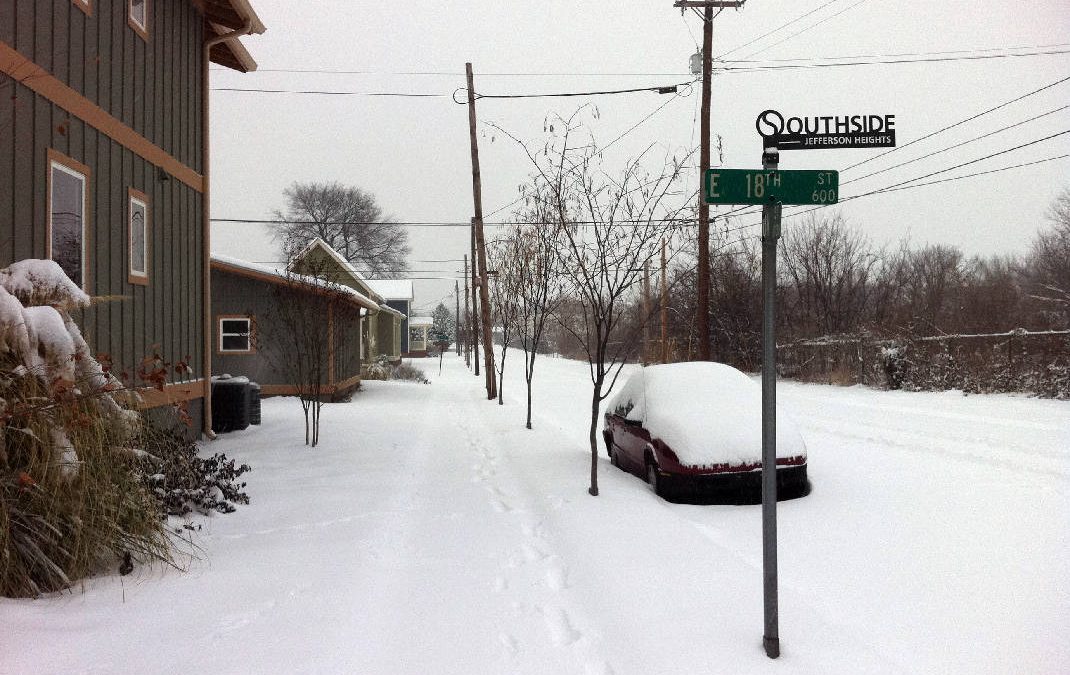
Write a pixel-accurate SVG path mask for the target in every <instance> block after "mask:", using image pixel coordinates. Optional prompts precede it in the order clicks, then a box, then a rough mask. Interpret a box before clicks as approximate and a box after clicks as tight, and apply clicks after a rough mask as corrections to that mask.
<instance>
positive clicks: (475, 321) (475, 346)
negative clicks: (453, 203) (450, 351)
mask: <svg viewBox="0 0 1070 675" xmlns="http://www.w3.org/2000/svg"><path fill="white" fill-rule="evenodd" d="M471 230H472V360H473V361H474V362H475V373H476V377H479V298H478V297H477V296H476V293H478V292H479V291H477V290H476V284H477V280H476V277H477V276H478V272H477V271H476V225H475V218H473V219H472V227H471Z"/></svg>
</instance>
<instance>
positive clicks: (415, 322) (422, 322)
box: [409, 316, 435, 328]
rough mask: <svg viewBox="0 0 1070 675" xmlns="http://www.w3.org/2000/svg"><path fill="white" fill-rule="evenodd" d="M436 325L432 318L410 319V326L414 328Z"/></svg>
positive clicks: (419, 317) (418, 317)
mask: <svg viewBox="0 0 1070 675" xmlns="http://www.w3.org/2000/svg"><path fill="white" fill-rule="evenodd" d="M434 324H435V320H434V318H432V317H430V316H413V317H409V325H410V326H413V327H417V328H418V327H420V326H433V325H434Z"/></svg>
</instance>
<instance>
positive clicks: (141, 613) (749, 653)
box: [0, 355, 1070, 675]
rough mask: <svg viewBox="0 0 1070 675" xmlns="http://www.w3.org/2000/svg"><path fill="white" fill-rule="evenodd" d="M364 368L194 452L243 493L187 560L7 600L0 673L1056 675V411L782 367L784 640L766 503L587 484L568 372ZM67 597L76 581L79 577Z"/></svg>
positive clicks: (1059, 437)
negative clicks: (313, 408)
mask: <svg viewBox="0 0 1070 675" xmlns="http://www.w3.org/2000/svg"><path fill="white" fill-rule="evenodd" d="M510 359H511V361H510V366H511V367H512V370H507V377H506V383H505V387H506V405H505V406H501V407H499V406H498V405H496V404H495V403H493V402H488V401H486V400H484V399H483V396H482V391H481V389H480V386H481V384H482V378H476V377H474V376H473V375H472V374H471V373H469V372H468V371H467V370H466V369H465V368H464V366H463V362H462V361H461V360H459V359H457V358H455V357H450V356H448V357H447V358H446V360H445V372H444V373H443V375H441V376H438V375H437V363H434V362H433V361H431V360H428V361H417V362H416V363H417V365H420V366H422V367H424V368H425V369H426V370H427V371H428V374H429V375H430V376H431V377H432V379H433V383H432V384H430V385H417V384H407V383H393V382H389V383H384V382H368V383H365V387H364V390H363V391H362V392H360V393H359V394H357V395H356V396H355V397H354V400H353V401H352V402H351V403H346V404H336V405H330V406H327V407H326V408H325V409H324V416H323V425H324V426H323V436H322V438H323V441H322V444H321V446H320V447H318V448H315V449H310V448H305V447H303V445H301V441H302V439H303V433H302V428H301V424H302V422H301V411H300V407H299V406H298V404H297V403H296V402H295V401H293V400H285V399H281V400H280V399H271V400H267V401H265V407H264V425H263V427H260V428H253V429H249V430H247V431H243V432H238V433H234V434H227V435H225V436H223V437H222V438H221V439H220V440H219V441H216V442H215V443H212V444H210V445H209V446H208V447H209V449H212V450H222V451H224V452H227V453H228V454H230V455H232V456H234V457H236V458H237V459H238V460H239V461H245V462H248V463H250V464H251V465H253V467H254V471H253V472H252V473H250V474H248V482H249V492H250V494H251V496H252V500H253V503H252V504H251V505H249V506H247V507H240V508H239V510H238V511H237V513H234V514H231V515H228V516H220V517H214V518H209V519H206V520H205V528H206V529H205V531H204V532H202V533H201V535H202V536H201V537H200V538H199V539H198V540H197V541H198V543H199V544H200V546H201V547H202V551H203V555H202V557H201V558H200V559H198V560H192V561H189V571H188V572H187V573H185V574H182V573H177V572H174V571H169V570H161V569H151V570H150V569H145V568H138V569H137V570H136V571H135V573H134V574H133V575H131V576H129V577H125V578H120V577H117V576H107V577H102V578H98V579H94V580H91V581H89V582H87V583H86V584H85V585H84V589H83V588H79V589H76V590H75V591H74V592H73V593H72V594H69V595H64V596H61V597H58V598H51V599H45V600H37V601H0V625H2V626H3V627H4V628H3V631H2V632H0V672H44V673H61V672H62V673H68V672H91V673H135V672H137V673H141V672H154V673H155V672H175V673H178V672H193V671H195V670H209V671H212V672H221V673H247V672H271V673H276V672H278V673H281V672H285V673H294V672H297V673H303V672H316V673H321V672H331V673H335V672H339V673H341V672H354V673H472V672H479V673H510V674H511V673H520V674H525V673H553V674H558V673H562V674H569V673H583V674H587V673H595V674H601V673H618V674H622V675H623V674H626V673H655V672H657V673H662V672H664V673H676V672H714V673H717V672H723V673H739V672H784V671H785V670H787V671H790V672H808V673H825V672H839V673H863V672H886V673H901V672H993V673H1001V672H1012V671H1017V672H1031V673H1043V672H1058V669H1059V668H1060V667H1061V666H1062V665H1065V663H1067V662H1070V648H1068V647H1067V645H1066V644H1065V643H1064V642H1060V641H1057V640H1053V639H1051V637H1052V632H1051V631H1052V629H1053V627H1059V626H1065V625H1067V624H1068V623H1070V596H1068V591H1067V589H1066V586H1065V583H1064V582H1063V581H1062V580H1064V579H1066V578H1070V566H1068V562H1067V560H1068V559H1070V532H1068V529H1070V528H1067V527H1066V523H1067V522H1070V508H1068V505H1070V499H1068V494H1070V478H1068V466H1067V459H1068V458H1067V452H1068V448H1070V404H1067V403H1065V402H1053V401H1037V400H1031V399H1026V398H1023V397H1011V396H977V397H973V396H971V397H968V398H967V397H962V396H961V395H955V394H899V393H888V392H876V391H871V390H867V389H863V388H851V389H840V388H834V387H822V386H814V385H800V384H793V383H781V385H780V396H781V400H783V401H784V402H785V403H786V404H787V405H788V406H789V407H790V408H791V409H792V410H794V411H795V413H796V417H797V418H798V421H799V424H800V426H801V428H802V431H803V434H804V436H805V438H806V440H807V442H808V444H809V448H810V470H811V476H812V478H813V480H814V484H815V490H814V493H813V494H812V495H811V496H809V497H807V498H805V499H801V500H794V501H791V502H786V503H782V504H781V505H780V508H779V515H780V523H781V530H780V532H781V539H780V556H781V591H782V593H781V637H782V648H783V656H782V658H781V660H780V661H779V662H771V661H769V660H767V659H766V658H765V657H764V654H763V652H762V650H761V626H762V610H761V547H760V511H759V509H758V507H716V506H713V507H710V506H704V507H698V506H687V505H673V504H668V503H666V502H664V501H662V500H660V499H658V498H657V497H655V496H654V495H653V494H652V493H651V492H650V491H649V489H648V488H647V487H646V486H645V485H644V484H643V483H642V482H641V481H639V480H638V479H636V478H633V477H631V476H629V475H626V474H624V473H622V472H620V471H617V470H616V469H613V468H612V467H610V465H609V463H608V461H607V460H606V459H605V456H604V451H603V450H602V449H601V448H600V455H601V457H600V466H601V469H600V471H601V488H602V496H600V497H598V498H592V497H590V496H588V495H587V493H586V487H587V474H588V470H589V460H590V458H589V454H588V453H587V449H586V437H587V431H586V426H585V425H586V423H587V415H588V414H589V413H588V410H589V408H588V400H587V394H588V392H589V383H588V382H587V380H586V379H585V378H586V376H587V374H586V367H585V366H584V365H583V364H578V363H575V362H567V361H562V360H558V359H549V358H544V359H541V361H540V365H539V367H538V375H537V379H536V387H535V393H536V402H535V406H536V411H537V415H536V418H535V429H534V430H531V431H529V430H526V429H524V428H523V405H522V393H523V386H522V385H523V380H522V376H521V370H520V368H519V367H517V366H518V365H519V364H520V360H519V359H518V358H517V355H510ZM83 590H84V592H83Z"/></svg>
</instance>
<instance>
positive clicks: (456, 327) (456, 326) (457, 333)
mask: <svg viewBox="0 0 1070 675" xmlns="http://www.w3.org/2000/svg"><path fill="white" fill-rule="evenodd" d="M453 300H454V304H455V305H457V313H456V318H455V319H454V320H453V344H454V346H455V347H457V356H460V355H461V285H460V283H459V282H458V281H457V280H456V279H454V280H453Z"/></svg>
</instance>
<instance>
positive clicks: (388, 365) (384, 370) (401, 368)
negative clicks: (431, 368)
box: [364, 356, 430, 384]
mask: <svg viewBox="0 0 1070 675" xmlns="http://www.w3.org/2000/svg"><path fill="white" fill-rule="evenodd" d="M364 379H366V380H405V381H408V382H419V383H421V384H430V380H428V379H427V376H426V375H425V374H424V371H422V370H420V369H419V368H416V367H415V366H411V365H409V364H407V363H398V364H395V363H392V362H391V360H390V357H389V356H380V357H378V358H377V359H376V360H375V363H373V364H371V365H370V366H368V369H367V370H366V371H365V372H364Z"/></svg>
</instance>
